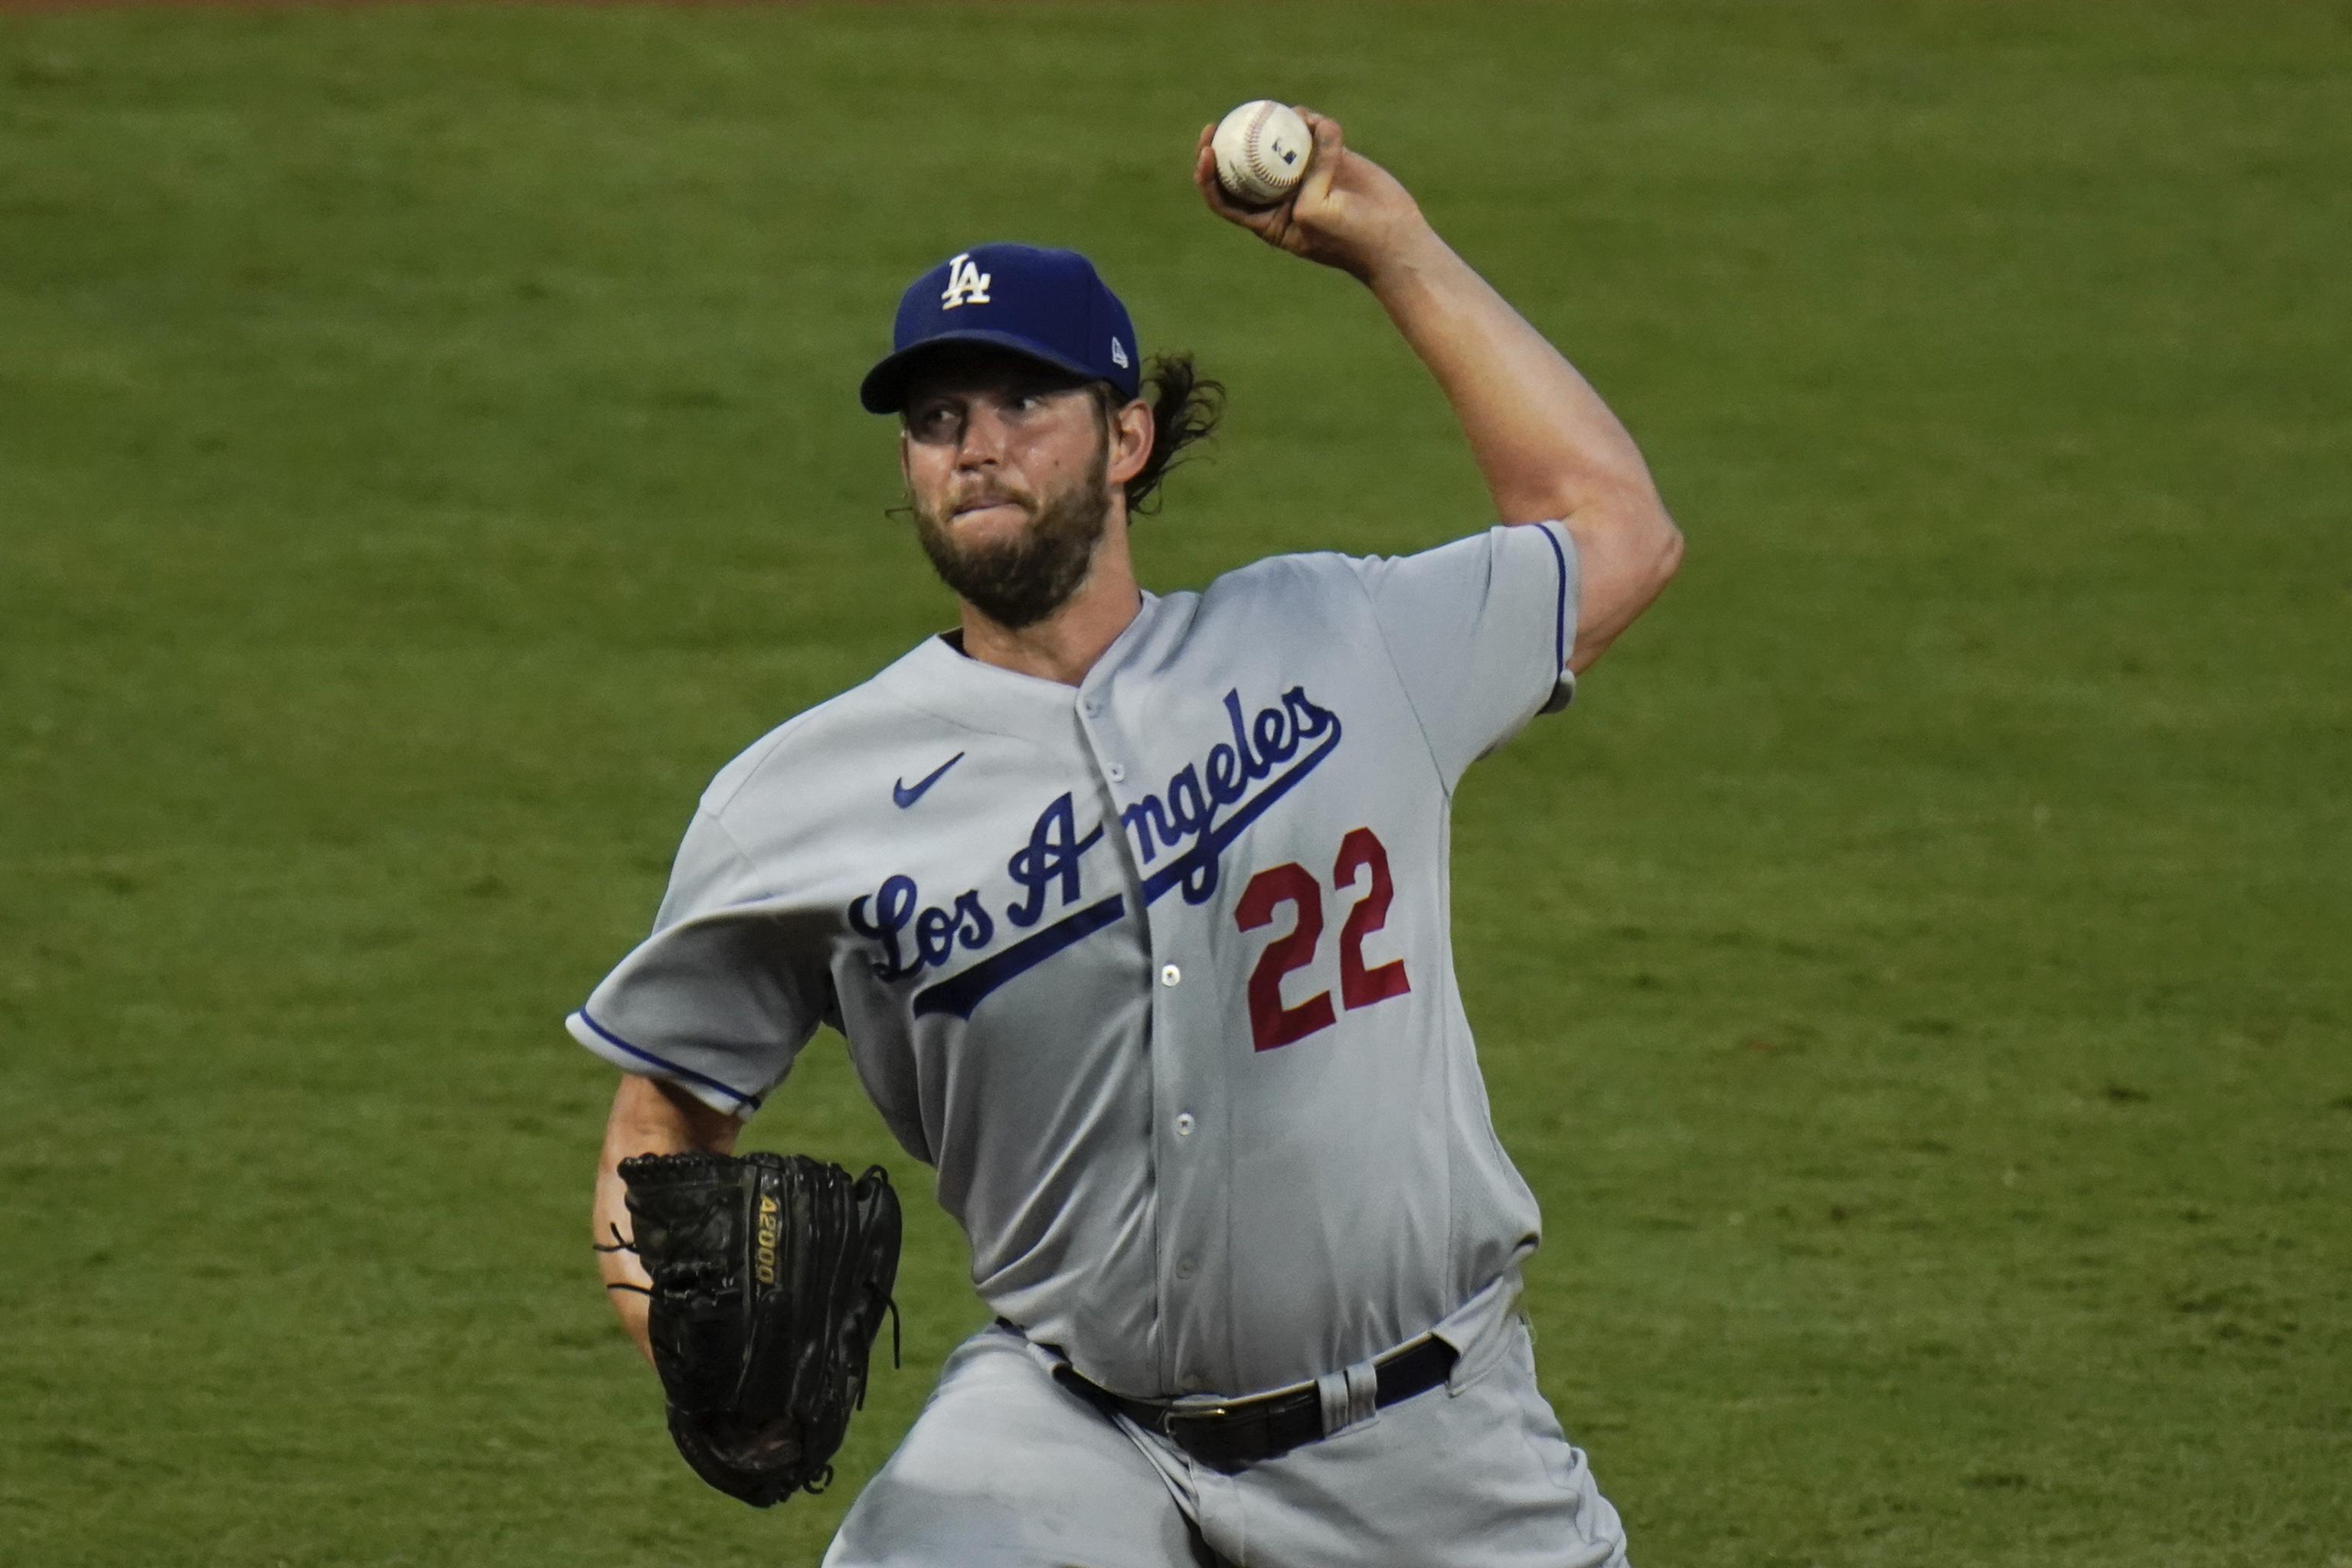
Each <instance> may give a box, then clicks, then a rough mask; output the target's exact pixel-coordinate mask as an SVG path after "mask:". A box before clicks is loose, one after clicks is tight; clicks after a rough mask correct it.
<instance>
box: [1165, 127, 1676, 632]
mask: <svg viewBox="0 0 2352 1568" xmlns="http://www.w3.org/2000/svg"><path fill="white" fill-rule="evenodd" d="M1299 112H1300V114H1301V115H1302V116H1304V117H1305V119H1306V121H1307V124H1308V126H1309V127H1310V128H1311V129H1312V130H1313V132H1314V134H1315V155H1314V160H1313V163H1312V164H1311V165H1310V167H1309V168H1308V171H1307V177H1306V179H1305V180H1303V181H1301V182H1300V184H1299V187H1298V189H1297V191H1296V192H1294V193H1293V194H1292V195H1291V196H1290V198H1289V199H1287V200H1286V201H1285V202H1283V203H1282V204H1281V205H1277V206H1275V207H1271V208H1266V209H1264V210H1252V209H1248V208H1244V207H1240V206H1237V205H1234V203H1233V202H1232V200H1231V199H1230V198H1228V197H1227V196H1226V195H1225V194H1224V192H1223V188H1222V187H1220V186H1219V185H1218V184H1217V176H1216V162H1215V158H1214V156H1213V154H1212V153H1210V152H1209V132H1205V131H1204V132H1202V141H1201V147H1200V151H1199V154H1198V157H1197V159H1196V163H1195V166H1194V172H1193V177H1194V183H1195V184H1198V185H1199V186H1200V187H1201V192H1202V196H1203V197H1204V198H1205V199H1206V200H1207V202H1208V204H1209V205H1210V206H1211V208H1212V209H1213V210H1214V211H1216V212H1217V213H1218V214H1219V215H1220V216H1223V217H1225V218H1228V219H1230V220H1231V221H1233V222H1234V223H1236V224H1239V225H1241V226H1243V227H1244V228H1247V229H1249V230H1250V231H1252V232H1253V233H1255V234H1256V235H1257V236H1258V237H1260V238H1261V239H1264V240H1265V241H1266V242H1267V243H1268V244H1270V245H1273V246H1276V247H1278V248H1280V249H1283V250H1286V251H1289V252H1290V253H1291V254H1293V255H1295V256H1301V257H1304V258H1307V259H1308V260H1310V261H1319V262H1322V263H1324V264H1325V265H1327V266H1331V267H1337V268H1340V269H1341V270H1342V271H1345V272H1348V273H1349V274H1350V275H1352V276H1354V277H1355V278H1357V279H1360V281H1362V282H1363V283H1364V284H1365V285H1366V286H1367V287H1369V288H1370V289H1371V290H1372V294H1373V297H1374V298H1376V299H1378V300H1380V302H1381V307H1382V308H1383V309H1385V310H1387V311H1388V313H1389V319H1390V320H1391V321H1394V322H1395V323H1396V326H1397V330H1398V331H1400V332H1402V333H1403V334H1404V339H1405V342H1408V343H1410V344H1411V345H1412V350H1413V352H1414V353H1416V354H1418V355H1419V356H1420V357H1421V361H1422V363H1423V364H1425V365H1427V366H1428V367H1429V370H1430V374H1433V376H1435V377H1436V378H1437V384H1438V385H1439V386H1440V387H1441V388H1443V389H1444V393H1445V396H1446V399H1447V401H1448V402H1450V403H1451V404H1452V405H1454V416H1455V417H1456V418H1458V419H1460V420H1461V422H1462V431H1463V434H1464V435H1465V437H1468V439H1469V442H1470V451H1471V455H1472V456H1473V457H1474V458H1475V459H1476V461H1477V464H1478V471H1479V472H1480V473H1481V474H1483V475H1484V476H1485V477H1486V489H1487V490H1488V492H1489V493H1490V494H1491V495H1492V496H1493V497H1494V501H1495V509H1496V516H1497V518H1498V519H1499V520H1500V521H1504V522H1507V523H1526V522H1540V521H1549V520H1554V519H1557V520H1559V521H1561V522H1563V523H1564V524H1565V525H1566V527H1567V529H1568V531H1569V532H1570V535H1571V536H1572V537H1573V538H1574V539H1575V541H1576V552H1577V563H1578V593H1577V615H1576V640H1575V645H1574V647H1573V648H1572V649H1571V650H1570V655H1569V668H1570V669H1572V670H1576V671H1582V670H1583V669H1585V668H1587V667H1589V666H1590V665H1591V663H1592V661H1593V660H1594V659H1597V658H1600V657H1601V653H1602V651H1603V650H1604V649H1606V648H1607V647H1609V645H1610V644H1611V643H1612V642H1613V641H1615V640H1616V638H1617V636H1618V634H1620V633H1621V632H1622V631H1623V630H1624V629H1625V628H1626V627H1627V626H1631V625H1633V621H1634V619H1635V618H1636V617H1637V616H1640V615H1641V614H1642V612H1643V610H1645V609H1647V608H1649V606H1650V605H1651V603H1652V601H1654V599H1656V598H1657V596H1658V595H1659V594H1660V593H1661V592H1663V591H1664V588H1665V585H1666V584H1667V582H1668V581H1669V580H1670V579H1671V578H1672V577H1673V576H1674V574H1675V567H1676V566H1677V565H1678V564H1680V563H1681V560H1682V533H1681V531H1679V530H1677V529H1676V528H1675V524H1674V521H1673V520H1672V519H1671V518H1669V517H1668V516H1667V515H1666V509H1665V506H1664V502H1663V501H1661V500H1659V497H1658V491H1657V487H1656V485H1654V483H1653V482H1652V481H1651V479H1650V471H1649V468H1648V466H1647V465H1646V464H1644V463H1643V460H1642V454H1641V451H1640V449H1639V448H1638V447H1635V446H1634V445H1633V437H1632V436H1630V435H1628V434H1627V433H1626V430H1625V426H1623V425H1622V424H1621V423H1619V422H1618V419H1617V416H1615V415H1614V414H1612V413H1611V412H1610V410H1609V405H1607V404H1605V403H1603V402H1602V401H1601V396H1600V395H1599V394H1598V393H1596V392H1594V391H1593V390H1592V387H1591V384H1589V383H1587V382H1586V381H1585V379H1584V377H1583V376H1581V375H1580V374H1577V371H1576V367H1575V366H1573V365H1571V364H1570V363H1568V361H1567V359H1566V358H1565V357H1563V356H1562V355H1561V353H1560V352H1559V350H1558V349H1556V348H1554V347H1552V345H1551V344H1550V343H1549V342H1546V341H1545V339H1544V336H1543V334H1542V333H1540V332H1538V331H1536V330H1535V328H1533V327H1532V326H1529V325H1528V322H1527V320H1526V319H1525V318H1524V317H1522V316H1521V315H1520V314H1519V313H1518V312H1517V310H1513V309H1512V308H1511V306H1510V304H1509V303H1508V302H1507V300H1504V298H1503V297H1502V296H1501V295H1500V294H1497V293H1496V291H1495V290H1494V289H1493V288H1492V287H1490V286H1489V285H1488V284H1487V282H1486V279H1483V278H1480V277H1479V276H1478V274H1477V273H1476V272H1475V271H1474V270H1472V269H1471V268H1470V265H1469V264H1468V263H1467V262H1465V261H1464V260H1463V259H1462V258H1460V257H1459V256H1456V255H1455V254H1454V251H1453V249H1452V248H1451V247H1448V246H1447V245H1446V243H1445V241H1444V239H1442V238H1440V237H1439V236H1438V234H1437V231H1436V230H1435V229H1433V228H1432V227H1431V226H1429V223H1428V220H1426V219H1425V218H1423V216H1422V215H1421V208H1420V206H1419V205H1417V204H1416V203H1415V202H1414V201H1413V199H1412V195H1411V194H1410V193H1409V192H1407V191H1406V190H1405V188H1404V186H1403V185H1402V184H1399V183H1398V181H1397V180H1396V178H1395V177H1394V176H1393V175H1391V174H1389V173H1388V171H1387V170H1385V169H1382V168H1381V166H1380V165H1379V164H1377V163H1373V162H1371V160H1370V159H1368V158H1365V157H1363V156H1362V155H1361V154H1360V153H1351V152H1349V151H1348V149H1347V146H1346V144H1345V142H1344V140H1343V139H1342V136H1341V133H1340V128H1339V122H1338V121H1334V120H1330V119H1328V118H1327V117H1325V116H1322V115H1318V114H1317V113H1315V112H1314V111H1313V110H1304V109H1302V110H1299Z"/></svg>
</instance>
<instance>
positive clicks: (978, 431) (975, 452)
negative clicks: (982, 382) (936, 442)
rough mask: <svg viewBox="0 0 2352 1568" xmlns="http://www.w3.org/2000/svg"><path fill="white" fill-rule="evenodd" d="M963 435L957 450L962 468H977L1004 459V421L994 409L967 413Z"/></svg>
mask: <svg viewBox="0 0 2352 1568" xmlns="http://www.w3.org/2000/svg"><path fill="white" fill-rule="evenodd" d="M962 435H963V439H962V440H961V442H960V443H958V445H957V448H956V459H957V461H958V463H959V464H960V465H961V467H964V468H977V467H979V466H980V465H981V464H983V463H994V462H997V461H999V460H1001V459H1002V458H1003V456H1004V436H1005V428H1004V421H1003V418H1002V417H1001V416H998V415H997V413H996V412H995V411H994V410H993V409H990V408H974V409H971V411H969V412H968V413H966V414H965V415H964V417H963V432H962Z"/></svg>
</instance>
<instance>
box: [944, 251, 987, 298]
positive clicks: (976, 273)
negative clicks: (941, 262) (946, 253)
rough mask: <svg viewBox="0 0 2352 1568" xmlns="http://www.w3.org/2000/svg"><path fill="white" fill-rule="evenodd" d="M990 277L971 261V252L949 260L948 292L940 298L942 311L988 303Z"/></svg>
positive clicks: (959, 254) (962, 253)
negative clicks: (959, 306)
mask: <svg viewBox="0 0 2352 1568" xmlns="http://www.w3.org/2000/svg"><path fill="white" fill-rule="evenodd" d="M988 283H989V275H988V274H987V273H985V272H982V270H981V269H980V268H979V267H978V266H976V265H974V263H973V261H972V259H971V251H969V250H966V251H962V252H960V253H958V254H957V255H955V256H953V257H951V258H949V261H948V291H947V292H946V293H944V294H942V295H940V310H954V309H955V308H956V307H957V306H958V305H985V304H987V303H988Z"/></svg>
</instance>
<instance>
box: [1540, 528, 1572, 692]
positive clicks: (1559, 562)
mask: <svg viewBox="0 0 2352 1568" xmlns="http://www.w3.org/2000/svg"><path fill="white" fill-rule="evenodd" d="M1538 527H1539V528H1540V530H1541V531H1542V533H1543V536H1544V542H1545V543H1546V544H1549V545H1550V546H1551V559H1552V564H1553V565H1555V566H1557V567H1559V611H1558V613H1557V615H1556V616H1554V617H1553V620H1552V634H1551V645H1552V652H1553V654H1554V656H1555V657H1554V658H1553V659H1552V661H1551V664H1552V668H1554V669H1566V668H1568V553H1567V552H1565V551H1563V550H1561V549H1560V547H1559V535H1558V534H1556V533H1554V532H1552V531H1551V529H1552V525H1551V524H1549V523H1541V524H1538Z"/></svg>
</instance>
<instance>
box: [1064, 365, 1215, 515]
mask: <svg viewBox="0 0 2352 1568" xmlns="http://www.w3.org/2000/svg"><path fill="white" fill-rule="evenodd" d="M1143 389H1144V397H1145V401H1147V402H1148V403H1150V405H1151V456H1150V458H1147V459H1146V460H1145V462H1144V465H1143V471H1142V472H1141V473H1139V474H1138V475H1136V476H1135V478H1133V479H1129V480H1128V481H1127V485H1126V489H1127V514H1128V516H1129V517H1142V516H1149V515H1150V514H1152V513H1154V512H1157V511H1158V510H1160V480H1161V479H1165V478H1167V476H1168V470H1169V469H1171V468H1174V467H1176V465H1177V464H1178V463H1179V462H1180V461H1181V460H1182V459H1181V457H1180V454H1181V453H1182V452H1183V450H1184V448H1186V447H1191V446H1192V445H1194V444H1195V443H1197V442H1201V441H1205V440H1207V439H1208V438H1209V437H1211V436H1213V435H1214V434H1215V433H1216V429H1217V421H1218V420H1219V419H1221V418H1223V416H1224V412H1225V384H1224V383H1223V382H1222V381H1216V380H1213V379H1211V378H1210V377H1208V376H1205V375H1202V374H1201V370H1200V367H1199V366H1198V365H1196V364H1194V363H1192V355H1191V354H1188V353H1171V354H1154V355H1152V356H1151V358H1150V360H1149V361H1147V362H1146V363H1145V364H1144V367H1143ZM1094 393H1095V406H1096V407H1097V409H1099V410H1100V411H1101V414H1102V418H1103V425H1104V428H1105V429H1106V430H1108V428H1109V425H1110V421H1111V419H1112V417H1113V416H1116V415H1117V414H1118V411H1119V409H1120V408H1121V407H1122V406H1123V400H1122V399H1121V398H1120V397H1119V395H1118V388H1116V387H1114V386H1112V385H1111V384H1110V383H1108V382H1107V381H1098V382H1096V383H1095V384H1094ZM1193 455H1194V456H1195V457H1197V456H1199V454H1198V453H1197V452H1196V453H1195V454H1193Z"/></svg>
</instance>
